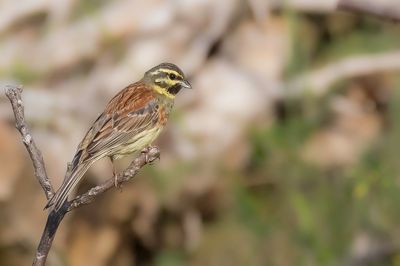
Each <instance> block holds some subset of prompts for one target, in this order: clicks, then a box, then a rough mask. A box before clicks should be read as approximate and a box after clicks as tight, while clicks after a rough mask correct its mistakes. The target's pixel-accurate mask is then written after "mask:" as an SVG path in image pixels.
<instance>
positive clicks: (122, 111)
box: [45, 63, 192, 211]
mask: <svg viewBox="0 0 400 266" xmlns="http://www.w3.org/2000/svg"><path fill="white" fill-rule="evenodd" d="M191 88H192V86H191V85H190V83H189V82H188V81H187V80H186V78H185V76H184V74H183V72H182V70H181V69H180V68H179V67H178V66H176V65H175V64H172V63H161V64H159V65H157V66H155V67H153V68H151V69H150V70H148V71H146V72H145V73H144V75H143V77H142V78H141V79H140V80H139V81H137V82H135V83H132V84H130V85H128V86H127V87H125V88H124V89H123V90H121V91H120V92H119V93H118V94H117V95H115V96H114V97H113V98H112V99H111V100H110V101H109V102H108V104H107V105H106V107H105V109H104V111H103V112H102V113H101V114H100V115H99V116H98V118H97V119H96V120H95V122H94V123H93V124H92V126H91V127H90V128H89V130H88V131H87V133H86V135H85V136H84V138H83V139H82V141H81V142H80V144H79V145H78V148H77V151H76V153H75V156H74V157H73V159H72V161H71V163H70V166H69V167H68V168H69V170H68V171H67V173H66V175H65V177H64V180H63V182H62V184H61V186H60V188H59V189H58V190H57V192H56V193H55V194H54V196H53V197H52V198H50V200H49V201H48V202H47V205H46V207H45V209H47V208H50V209H51V210H54V211H58V210H60V209H61V207H62V206H63V205H64V203H65V201H66V200H67V199H68V196H69V195H70V194H71V192H72V191H73V189H74V188H75V187H76V186H77V184H78V183H79V182H80V181H81V179H82V177H83V176H84V174H85V173H86V171H87V170H88V169H89V168H90V166H91V165H92V164H93V163H94V162H96V161H98V160H100V159H102V158H105V157H108V158H110V160H111V162H112V163H113V162H114V160H117V159H120V158H121V157H124V156H126V155H129V154H132V153H135V152H138V151H141V150H143V149H145V148H146V147H149V145H151V144H152V142H153V141H154V140H155V139H156V138H157V137H158V135H159V134H160V132H161V131H162V129H163V128H164V127H165V125H166V123H167V121H168V117H169V115H170V113H171V111H172V109H173V105H174V99H175V96H176V95H177V94H178V93H179V92H180V91H181V89H191ZM113 173H114V177H115V185H116V186H117V184H118V183H117V179H116V174H115V168H114V164H113Z"/></svg>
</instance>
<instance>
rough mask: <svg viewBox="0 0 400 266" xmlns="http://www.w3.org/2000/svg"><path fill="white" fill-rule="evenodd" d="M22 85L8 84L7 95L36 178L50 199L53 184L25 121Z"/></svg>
mask: <svg viewBox="0 0 400 266" xmlns="http://www.w3.org/2000/svg"><path fill="white" fill-rule="evenodd" d="M21 93H22V87H15V86H7V87H6V95H7V97H8V99H9V100H10V102H11V106H12V109H13V111H14V116H15V127H16V128H17V129H18V131H19V132H20V134H21V136H22V141H23V143H24V145H25V147H26V149H27V151H28V153H29V156H30V157H31V160H32V163H33V168H34V170H35V176H36V179H37V180H38V181H39V184H40V185H41V186H42V188H43V191H44V193H45V194H46V198H47V199H50V198H51V197H52V196H53V195H54V189H53V186H52V185H51V183H50V180H49V178H48V176H47V172H46V167H45V165H44V161H43V156H42V153H41V152H40V150H39V149H38V148H37V146H36V144H35V141H34V140H33V137H32V134H31V133H30V131H29V128H28V125H27V124H26V122H25V114H24V105H23V102H22V98H21Z"/></svg>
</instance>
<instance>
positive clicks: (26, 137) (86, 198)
mask: <svg viewBox="0 0 400 266" xmlns="http://www.w3.org/2000/svg"><path fill="white" fill-rule="evenodd" d="M21 93H22V87H15V86H7V87H6V95H7V97H8V99H9V100H10V102H11V105H12V108H13V111H14V115H15V121H16V127H17V129H18V130H19V132H20V133H21V136H22V141H23V142H24V144H25V147H26V149H27V150H28V152H29V155H30V158H31V160H32V163H33V167H34V169H35V176H36V178H37V179H38V181H39V183H40V185H41V186H42V189H43V191H44V192H45V194H46V198H47V199H50V198H51V197H52V196H53V195H54V189H53V187H52V185H51V183H50V180H49V179H48V176H47V173H46V168H45V164H44V161H43V157H42V154H41V152H40V150H39V149H38V148H37V146H36V144H35V142H34V141H33V138H32V134H31V133H30V131H29V128H28V126H27V124H26V122H25V116H24V105H23V102H22V98H21ZM157 158H160V151H159V149H158V148H157V147H150V148H148V149H145V150H144V151H143V152H142V153H141V154H139V156H138V157H137V158H136V159H135V160H134V161H133V162H132V163H131V164H130V165H129V167H128V168H127V169H125V170H124V171H123V172H122V173H119V174H118V175H117V181H118V183H124V182H126V181H129V180H130V179H132V178H133V177H134V176H135V175H136V174H137V173H138V172H139V170H140V169H141V168H142V167H143V166H145V165H146V164H148V163H151V162H153V161H155V160H156V159H157ZM68 168H69V167H68ZM114 184H115V182H114V177H111V178H109V179H108V180H106V181H105V182H103V183H102V184H100V185H98V186H96V187H94V188H92V189H90V190H89V191H88V192H86V193H84V194H82V195H79V196H77V197H76V198H75V199H73V200H71V201H67V202H65V203H64V205H63V207H62V208H61V209H60V210H58V211H50V212H49V214H48V217H47V222H46V226H45V228H44V231H43V233H42V237H41V239H40V243H39V245H38V248H37V250H36V254H35V257H34V261H33V264H32V265H33V266H43V265H45V264H46V259H47V256H48V254H49V251H50V248H51V245H52V243H53V240H54V237H55V234H56V232H57V229H58V226H59V225H60V223H61V222H62V220H63V218H64V216H65V214H66V213H67V212H69V211H71V210H73V209H75V208H78V207H80V206H83V205H86V204H89V203H91V202H93V201H94V200H95V198H96V197H97V196H99V195H101V194H102V193H104V192H106V191H107V190H109V189H111V188H113V187H114Z"/></svg>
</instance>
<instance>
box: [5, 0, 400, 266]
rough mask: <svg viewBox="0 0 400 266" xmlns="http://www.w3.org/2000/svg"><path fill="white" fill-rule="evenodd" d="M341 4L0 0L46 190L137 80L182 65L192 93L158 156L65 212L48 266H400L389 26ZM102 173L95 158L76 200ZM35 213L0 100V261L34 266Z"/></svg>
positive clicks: (397, 97) (397, 82) (392, 30)
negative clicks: (161, 67)
mask: <svg viewBox="0 0 400 266" xmlns="http://www.w3.org/2000/svg"><path fill="white" fill-rule="evenodd" d="M364 2H365V1H364ZM381 2H382V4H383V5H387V6H389V7H390V5H391V7H393V8H396V7H397V6H398V3H396V2H397V1H396V0H387V1H379V3H381ZM335 5H336V1H334V0H324V1H320V0H296V1H293V0H290V1H274V0H218V1H212V0H170V1H163V0H148V1H138V0H137V1H132V0H115V1H106V0H85V1H83V0H82V1H78V0H24V1H12V0H2V1H0V51H1V56H0V85H1V87H3V85H6V84H22V85H24V87H25V90H24V93H23V99H24V103H25V111H26V116H27V119H28V123H29V125H30V126H31V129H32V132H33V135H34V138H35V140H36V142H37V144H38V146H39V148H40V149H41V150H42V152H43V155H44V159H45V162H46V166H47V170H48V173H49V175H50V176H51V180H52V182H53V184H54V185H55V186H56V187H58V186H59V185H60V183H61V181H62V178H63V176H64V173H65V170H66V163H67V162H68V161H70V160H71V159H72V157H73V154H74V152H75V149H76V147H77V145H78V143H79V142H80V140H81V138H82V137H83V136H84V134H85V132H86V130H87V129H88V127H89V126H90V125H91V123H92V122H93V121H94V119H95V118H96V117H97V116H98V114H99V113H100V112H101V111H102V110H103V108H104V106H105V104H106V103H107V102H108V100H109V99H110V98H111V97H112V96H113V95H115V94H116V93H117V92H118V91H119V90H121V89H122V88H123V87H124V86H126V85H128V84H130V83H131V82H134V81H136V80H138V79H140V78H141V76H142V75H143V73H144V72H145V71H146V70H147V69H149V68H150V67H152V66H155V65H157V64H159V63H161V62H164V61H170V62H173V63H176V64H177V65H179V66H180V67H181V68H182V69H183V70H184V72H185V73H186V75H187V76H188V77H189V80H190V81H191V83H192V85H193V88H194V89H193V90H191V91H183V92H182V93H180V94H179V95H178V97H177V99H176V106H175V107H176V108H175V110H174V113H173V115H172V116H171V119H170V121H169V124H168V127H167V129H166V130H165V131H164V132H163V134H162V135H161V136H160V138H159V139H158V140H157V143H156V144H157V145H159V147H160V149H161V161H160V162H156V163H155V164H154V165H152V166H145V167H144V169H142V170H141V171H140V173H139V174H138V175H137V176H136V177H135V179H134V180H132V181H131V182H129V183H125V184H124V185H123V189H122V192H120V191H118V190H117V189H113V190H111V191H109V192H108V193H106V194H104V195H102V196H101V197H99V198H98V199H97V200H96V201H95V202H94V203H93V204H91V205H89V206H85V207H82V208H80V209H78V210H76V211H74V212H72V213H70V214H69V215H67V217H66V218H65V219H64V221H63V223H62V225H61V226H60V228H59V230H58V233H57V236H56V239H55V242H54V245H53V248H52V250H51V252H50V256H49V259H48V265H51V266H53V265H55V266H58V265H72V266H81V265H82V266H83V265H85V266H91V265H96V266H102V265H116V266H119V265H122V266H124V265H139V266H141V265H159V266H175V265H177V266H179V265H216V266H224V265H238V266H241V265H277V266H280V265H283V266H285V265H289V266H290V265H307V266H308V265H316V266H317V265H400V227H399V221H400V208H399V204H400V177H399V171H400V164H399V161H398V158H399V147H400V125H399V123H398V121H399V119H400V105H399V104H400V90H399V88H400V76H399V72H400V25H399V24H396V23H392V22H390V21H385V20H384V19H382V18H381V19H378V18H374V17H372V16H369V15H363V14H361V15H355V14H352V13H351V12H338V11H336V7H335ZM397 8H398V7H397ZM388 10H390V8H389V9H388ZM132 158H133V157H131V158H126V159H124V160H122V161H120V162H119V163H118V167H119V169H124V167H126V166H127V165H128V164H129V162H130V161H131V160H132ZM111 175H112V170H111V165H110V163H109V162H108V161H107V160H104V161H101V162H99V163H96V165H95V166H93V167H92V168H91V169H90V171H89V172H88V173H87V175H86V178H85V179H84V182H82V183H81V184H80V186H79V189H78V190H79V192H85V191H86V190H87V189H89V188H91V187H92V186H94V185H95V184H96V183H98V182H100V181H101V180H104V179H106V178H109V177H111ZM45 203H46V200H45V197H44V195H43V192H42V190H41V188H40V187H39V185H38V183H37V181H36V180H35V178H34V176H33V169H32V166H31V161H30V160H29V157H28V155H27V152H26V151H25V149H24V146H23V145H22V142H21V139H20V137H19V134H18V132H17V131H16V130H15V129H14V119H13V114H12V112H11V108H10V105H9V102H8V100H7V99H6V98H5V96H4V94H3V91H2V93H1V94H0V215H1V216H0V217H1V219H0V265H12V266H13V265H30V263H31V261H32V258H33V254H34V251H35V248H36V245H37V243H38V241H39V238H40V235H41V232H42V229H43V226H44V223H45V220H46V212H45V211H43V207H44V205H45Z"/></svg>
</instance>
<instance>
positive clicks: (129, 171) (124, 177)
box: [67, 146, 160, 211]
mask: <svg viewBox="0 0 400 266" xmlns="http://www.w3.org/2000/svg"><path fill="white" fill-rule="evenodd" d="M159 158H160V150H159V149H158V147H154V146H152V147H151V148H150V149H148V150H147V151H146V152H145V153H144V152H142V153H141V155H140V156H139V157H137V158H136V159H135V160H133V162H132V163H131V164H130V165H129V167H128V168H126V169H125V170H124V171H123V172H121V173H119V174H118V175H117V182H118V183H119V184H121V183H124V182H127V181H129V180H130V179H132V178H133V177H134V176H135V175H136V174H137V173H138V172H139V170H140V168H142V167H143V166H145V165H146V164H148V163H152V162H154V161H155V160H156V159H159ZM114 187H115V181H114V177H112V178H110V179H108V180H106V181H104V182H103V183H102V184H100V185H98V186H95V187H94V188H91V189H90V190H89V191H88V192H86V193H84V194H82V195H79V196H77V197H76V198H75V199H73V200H72V201H71V202H70V203H69V204H68V209H67V211H71V210H73V209H76V208H78V207H81V206H83V205H87V204H89V203H91V202H93V200H94V199H95V198H96V197H97V196H99V195H101V194H103V193H104V192H106V191H107V190H109V189H111V188H114Z"/></svg>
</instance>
